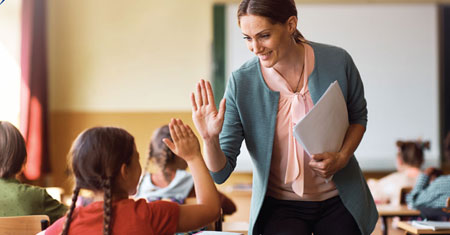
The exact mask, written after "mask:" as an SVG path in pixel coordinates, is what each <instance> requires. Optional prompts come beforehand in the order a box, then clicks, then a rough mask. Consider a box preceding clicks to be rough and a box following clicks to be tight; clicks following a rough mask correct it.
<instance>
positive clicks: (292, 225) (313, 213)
mask: <svg viewBox="0 0 450 235" xmlns="http://www.w3.org/2000/svg"><path fill="white" fill-rule="evenodd" d="M254 231H255V232H256V234H263V235H271V234H277V235H311V234H312V233H313V234H314V235H334V234H336V235H360V234H361V232H360V230H359V228H358V225H357V224H356V222H355V220H354V219H353V216H352V215H351V214H350V212H349V211H348V210H347V209H346V208H345V206H344V204H343V203H342V201H341V198H340V197H339V196H336V197H333V198H330V199H327V200H324V201H320V202H306V201H287V200H278V199H275V198H272V197H266V198H265V200H264V203H263V206H262V208H261V212H260V214H259V217H258V220H257V221H256V224H255V230H254Z"/></svg>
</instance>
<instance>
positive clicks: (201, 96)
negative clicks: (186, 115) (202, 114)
mask: <svg viewBox="0 0 450 235" xmlns="http://www.w3.org/2000/svg"><path fill="white" fill-rule="evenodd" d="M191 103H192V108H193V110H195V111H196V110H197V109H198V108H199V107H200V106H203V105H210V104H211V105H213V106H214V107H215V105H216V104H215V102H214V94H213V90H212V87H211V83H210V82H208V81H205V80H203V79H202V80H200V81H199V82H198V83H197V94H196V95H194V94H192V95H191Z"/></svg>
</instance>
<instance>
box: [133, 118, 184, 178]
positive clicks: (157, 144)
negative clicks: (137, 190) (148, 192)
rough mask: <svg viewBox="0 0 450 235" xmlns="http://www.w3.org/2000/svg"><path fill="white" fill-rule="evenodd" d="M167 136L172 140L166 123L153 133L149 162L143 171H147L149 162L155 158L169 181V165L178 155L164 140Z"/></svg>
mask: <svg viewBox="0 0 450 235" xmlns="http://www.w3.org/2000/svg"><path fill="white" fill-rule="evenodd" d="M165 138H167V139H170V140H172V137H171V136H170V131H169V126H168V125H164V126H162V127H160V128H158V129H157V130H156V131H155V133H154V134H153V136H152V140H151V141H150V147H149V149H150V151H149V154H148V158H147V162H146V164H145V170H144V171H143V172H146V171H147V170H148V166H149V162H150V161H151V160H152V159H154V160H155V163H156V164H157V165H158V167H159V168H161V169H162V171H163V175H164V178H165V179H166V180H167V181H170V175H169V172H168V171H167V166H168V165H170V164H173V163H174V162H175V160H176V158H177V157H178V156H177V155H175V154H174V153H173V152H172V151H171V150H170V149H169V147H167V145H166V144H165V143H164V142H163V141H162V140H163V139H165ZM142 178H143V177H142ZM141 183H142V179H141ZM139 185H140V184H139Z"/></svg>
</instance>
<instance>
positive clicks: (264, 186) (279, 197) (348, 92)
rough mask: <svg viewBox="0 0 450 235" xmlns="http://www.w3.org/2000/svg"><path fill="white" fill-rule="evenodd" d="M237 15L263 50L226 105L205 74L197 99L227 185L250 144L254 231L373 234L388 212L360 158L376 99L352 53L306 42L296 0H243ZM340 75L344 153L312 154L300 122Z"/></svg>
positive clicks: (255, 48) (238, 78) (211, 152)
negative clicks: (380, 206)
mask: <svg viewBox="0 0 450 235" xmlns="http://www.w3.org/2000/svg"><path fill="white" fill-rule="evenodd" d="M237 17H238V22H239V27H240V29H241V31H242V35H243V38H244V41H245V43H246V44H247V47H248V49H249V50H250V51H251V52H253V53H254V54H255V55H256V56H255V57H254V58H253V59H250V60H249V61H247V62H246V63H244V64H243V65H242V66H241V67H240V68H239V69H238V70H236V71H234V72H233V73H232V74H231V77H230V78H229V81H228V84H227V89H226V91H225V97H224V99H223V100H222V101H221V103H220V105H219V110H217V109H216V106H215V103H214V96H213V93H212V89H211V85H210V83H209V82H205V81H204V80H201V81H200V82H199V83H198V84H197V91H196V94H194V93H193V94H192V95H191V102H192V111H193V114H192V116H193V120H194V123H195V125H196V127H197V129H198V131H199V133H200V135H201V137H202V139H203V141H204V155H205V162H206V164H207V167H208V169H209V170H210V172H211V175H212V177H213V179H214V180H215V182H216V183H219V184H220V183H223V182H224V181H225V180H226V179H227V178H228V177H229V176H230V174H231V173H232V172H233V170H234V168H235V166H236V158H237V156H238V155H239V152H240V147H241V144H242V141H243V140H245V142H246V145H247V149H248V152H249V153H250V156H251V158H252V162H253V169H254V172H253V193H252V200H251V209H250V220H249V221H250V228H249V234H286V235H287V234H293V235H294V234H295V235H298V234H300V235H303V234H305V235H306V234H307V235H310V234H312V233H314V235H329V234H346V235H352V234H363V235H369V234H371V232H372V231H373V229H374V227H375V224H376V222H377V219H378V213H377V210H376V207H375V204H374V201H373V198H372V196H371V194H370V191H369V189H368V187H367V184H366V181H365V179H364V177H363V175H362V172H361V169H360V167H359V165H358V162H357V160H356V158H355V156H354V154H353V153H354V151H355V150H356V148H357V147H358V145H359V143H360V142H361V139H362V137H363V135H364V132H365V130H366V123H367V105H366V100H365V98H364V88H363V84H362V81H361V78H360V75H359V72H358V70H357V68H356V66H355V64H354V63H353V60H352V58H351V57H350V55H349V54H348V53H347V52H346V51H345V50H344V49H342V48H339V47H335V46H330V45H325V44H320V43H316V42H311V41H308V40H306V39H305V38H304V37H303V35H302V34H301V33H300V32H299V31H298V30H297V21H298V19H297V9H296V7H295V2H294V1H293V0H243V1H242V2H241V3H240V5H239V9H238V12H237ZM334 81H338V83H339V85H340V88H341V89H342V92H343V95H344V98H345V100H346V103H347V109H348V117H349V123H350V125H349V127H348V130H347V133H346V136H345V138H344V142H343V144H342V147H341V149H340V151H339V152H325V153H321V154H314V155H311V156H309V155H308V154H307V153H306V152H305V151H304V149H303V148H302V146H301V145H300V144H299V143H298V142H297V141H296V139H295V138H294V136H293V127H294V125H295V124H296V123H297V122H298V121H300V120H301V119H302V118H303V117H304V116H305V115H306V114H307V113H308V112H309V111H310V110H311V109H312V108H313V106H314V104H315V103H316V102H317V101H318V100H319V98H320V97H321V96H322V95H323V93H324V92H325V91H326V89H327V88H328V87H329V85H330V84H331V83H332V82H334ZM331 176H332V180H327V179H329V178H330V177H331Z"/></svg>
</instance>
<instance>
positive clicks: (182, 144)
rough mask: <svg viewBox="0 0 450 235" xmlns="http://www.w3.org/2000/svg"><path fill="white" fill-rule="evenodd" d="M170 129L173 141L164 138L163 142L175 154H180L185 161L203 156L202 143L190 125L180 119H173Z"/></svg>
mask: <svg viewBox="0 0 450 235" xmlns="http://www.w3.org/2000/svg"><path fill="white" fill-rule="evenodd" d="M169 130H170V136H171V137H172V141H170V139H168V138H164V139H163V142H164V143H165V144H166V145H167V147H169V149H170V150H172V152H173V153H175V155H177V156H180V157H181V158H183V159H184V160H185V161H190V160H192V159H194V158H195V157H199V156H200V158H201V152H200V144H199V142H198V139H197V137H196V136H195V134H194V132H193V131H192V129H191V128H190V127H189V126H188V125H186V124H184V123H183V121H181V120H180V119H172V120H171V121H170V123H169Z"/></svg>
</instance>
